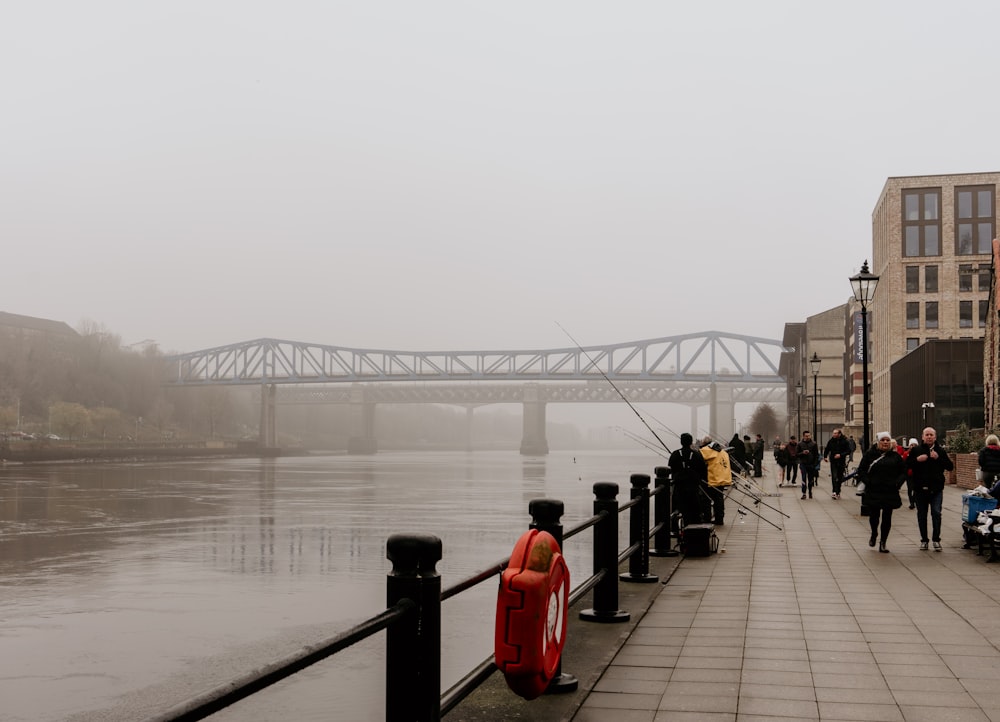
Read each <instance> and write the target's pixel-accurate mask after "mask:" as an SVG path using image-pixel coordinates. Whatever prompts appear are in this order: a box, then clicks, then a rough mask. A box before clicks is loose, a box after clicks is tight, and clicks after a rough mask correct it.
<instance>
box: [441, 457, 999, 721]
mask: <svg viewBox="0 0 1000 722" xmlns="http://www.w3.org/2000/svg"><path fill="white" fill-rule="evenodd" d="M756 481H758V482H761V481H763V484H762V487H763V488H764V490H765V491H766V492H768V493H775V494H777V493H780V494H781V495H780V496H766V497H763V499H762V502H763V503H762V504H761V505H759V506H754V504H753V501H752V500H750V499H748V498H747V497H746V496H745V495H743V494H740V493H738V492H736V491H733V492H731V494H730V496H729V500H728V502H727V511H726V525H725V526H723V527H719V528H717V533H718V534H719V539H720V549H719V553H718V554H714V555H712V556H710V557H707V558H680V559H678V558H667V559H658V560H654V562H653V566H655V567H656V568H653V569H651V571H653V573H657V574H660V575H661V583H660V584H655V585H636V584H630V585H625V584H623V585H622V594H623V595H631V598H630V599H628V600H626V599H624V598H623V599H622V601H621V607H622V608H623V609H628V610H629V611H630V612H631V613H632V615H633V621H632V622H631V623H630V624H629V625H627V628H626V629H621V628H619V629H614V628H615V627H623V626H625V625H595V624H586V625H585V624H583V623H582V622H577V623H575V624H574V627H573V628H572V629H571V635H572V636H571V639H570V642H569V643H568V646H567V651H566V654H565V655H564V669H565V670H567V671H570V672H573V673H574V674H575V675H576V676H577V677H579V679H580V689H579V691H577V692H576V693H573V694H567V695H552V696H548V695H547V696H545V697H543V698H542V699H540V700H536V701H535V702H523V701H522V700H520V699H519V698H516V697H514V696H513V694H511V693H507V694H506V695H503V694H502V693H501V692H499V691H495V694H494V696H493V704H494V705H495V706H492V707H491V708H489V707H488V708H480V709H479V710H478V711H479V712H483V710H484V709H489V711H487V712H485V713H484V714H482V716H480V714H478V713H477V712H475V711H474V708H475V707H476V705H475V704H474V703H473V704H470V706H469V707H466V708H463V707H462V706H460V707H459V708H457V709H456V710H454V711H453V713H452V714H449V715H448V716H447V717H446V719H448V720H452V722H454V720H461V719H470V720H471V719H490V718H492V719H523V720H572V721H573V722H598V721H601V722H606V721H607V720H614V722H667V721H668V720H669V721H670V722H694V721H698V722H708V721H719V722H723V721H725V722H729V721H733V720H738V721H739V722H750V721H751V720H885V721H892V720H907V721H910V722H917V721H921V720H927V721H928V722H947V721H950V720H956V721H957V720H962V721H966V720H968V721H972V720H976V721H979V720H1000V682H998V679H997V678H998V677H1000V564H987V563H986V556H977V554H976V551H975V549H971V550H970V549H963V548H962V544H963V541H962V534H961V518H960V515H961V506H962V499H961V495H962V493H963V490H961V489H958V488H956V487H953V486H951V487H946V489H945V496H944V512H943V517H944V518H943V524H942V526H943V528H942V545H943V547H944V549H943V551H941V552H934V551H933V550H929V551H921V550H920V549H919V542H920V536H919V533H918V531H917V524H916V512H915V511H911V510H909V509H907V507H906V503H905V501H904V505H903V508H901V509H899V510H897V511H895V512H894V515H893V528H892V533H891V534H890V537H889V541H888V545H887V546H888V548H889V550H890V553H889V554H880V553H878V551H877V547H876V548H871V547H869V546H868V538H869V534H870V528H869V525H868V518H867V517H862V516H861V515H860V503H859V498H858V497H857V496H855V495H854V487H845V488H844V490H843V492H844V495H843V498H842V499H840V500H834V499H832V498H831V494H830V481H829V474H828V471H827V468H826V466H825V465H824V469H823V475H822V476H821V480H820V484H821V485H820V487H819V488H818V489H817V490H816V491H815V492H814V498H813V499H805V500H803V499H800V498H799V497H800V494H799V492H798V490H797V489H792V488H788V487H786V488H783V489H778V488H777V485H776V483H775V482H774V480H773V472H772V473H771V474H768V473H767V472H766V471H765V478H764V479H758V480H756ZM904 494H905V492H904ZM904 499H905V496H904ZM736 501H740V502H742V503H745V504H748V505H749V506H751V507H752V508H754V509H756V510H759V511H760V513H761V514H763V515H764V516H766V517H767V518H768V519H770V520H771V521H773V522H775V523H777V524H778V525H779V526H781V527H783V530H779V529H776V528H774V527H773V526H771V525H769V524H767V523H765V522H763V521H761V520H760V519H759V518H757V517H756V516H754V515H753V514H747V515H746V516H743V517H742V518H741V517H739V516H738V514H737V511H736V510H737V508H738V507H737V505H736V504H735V503H734V502H736ZM764 504H770V505H771V506H774V507H775V508H776V509H780V510H781V511H782V512H784V513H786V514H788V515H789V516H790V518H788V519H786V518H784V517H782V516H781V515H779V514H778V513H777V512H776V511H772V510H770V509H767V508H766V507H764ZM639 587H642V589H638V588H639ZM648 587H653V589H648ZM643 595H646V596H643ZM629 604H633V605H635V606H633V607H629V606H628V605H629ZM575 616H576V615H574V617H575ZM581 626H582V628H581ZM581 635H582V636H584V637H589V638H590V641H589V642H581V641H579V640H578V641H577V642H576V645H577V646H576V647H574V644H573V638H574V637H579V636H581ZM580 644H586V645H587V647H586V648H584V649H582V650H581V648H580V647H579V645H580ZM588 663H592V664H593V667H592V668H591V667H590V666H588ZM492 681H493V682H494V684H496V683H497V682H499V685H501V686H502V685H503V681H502V678H500V675H494V679H493V680H492ZM484 694H485V695H487V696H488V695H489V693H488V692H487V691H485V690H484ZM469 701H470V702H472V700H471V699H470V700H469ZM490 714H492V715H493V716H492V717H490Z"/></svg>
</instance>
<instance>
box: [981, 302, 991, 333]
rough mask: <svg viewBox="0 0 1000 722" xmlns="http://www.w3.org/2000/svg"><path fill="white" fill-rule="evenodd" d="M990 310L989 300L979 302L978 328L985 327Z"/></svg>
mask: <svg viewBox="0 0 1000 722" xmlns="http://www.w3.org/2000/svg"><path fill="white" fill-rule="evenodd" d="M989 312H990V302H989V301H980V302H979V328H986V321H987V318H988V314H989Z"/></svg>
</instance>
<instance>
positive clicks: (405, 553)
mask: <svg viewBox="0 0 1000 722" xmlns="http://www.w3.org/2000/svg"><path fill="white" fill-rule="evenodd" d="M668 474H669V472H667V470H666V469H665V467H657V469H656V477H657V482H658V483H657V486H656V487H655V488H653V489H652V490H650V489H649V488H648V487H649V483H650V477H649V476H648V475H645V474H633V475H632V479H631V481H632V489H631V499H630V500H629V501H628V502H626V503H624V504H621V505H619V504H618V500H617V495H618V485H617V484H612V483H597V484H594V494H595V497H596V499H595V502H594V514H593V516H591V517H589V518H588V519H584V520H583V521H581V522H579V523H578V524H576V525H575V526H573V527H571V528H569V529H567V530H566V531H565V532H564V531H563V529H562V525H561V524H560V518H561V516H562V513H563V504H562V502H561V501H556V500H550V499H536V500H534V501H532V502H531V503H530V504H529V507H528V508H529V513H530V514H531V515H532V518H533V522H532V523H531V525H530V526H531V527H532V528H537V529H540V530H542V531H548V532H549V533H551V534H552V535H553V536H554V537H555V538H556V541H557V542H558V544H559V545H560V546H562V545H563V544H564V543H565V540H566V539H569V538H570V537H572V536H575V535H577V534H579V533H581V532H583V531H584V530H586V529H588V528H590V527H594V573H593V574H592V575H591V576H590V577H588V578H587V579H585V580H584V581H583V582H582V583H581V584H579V585H578V586H577V587H576V588H575V589H573V590H572V591H571V592H570V594H569V598H568V604H569V606H570V607H572V606H574V605H575V604H576V603H577V602H579V601H580V600H581V599H583V598H584V596H586V595H587V594H588V593H589V592H591V591H594V608H593V609H588V610H584V611H582V612H580V613H579V616H580V618H581V619H583V620H585V621H596V622H621V621H627V620H628V619H629V617H630V615H629V613H628V612H626V611H624V610H620V609H618V608H617V607H618V590H617V586H618V582H619V580H621V581H626V582H648V581H656V580H657V578H656V577H655V576H651V575H649V574H648V562H649V558H648V557H649V553H650V551H649V540H650V539H651V538H653V537H654V536H656V537H657V538H659V536H660V535H661V534H666V535H668V536H670V532H669V529H668V527H669V524H670V519H671V518H672V516H671V512H670V505H669V496H670V495H669V484H670V481H669V475H668ZM660 493H663V494H664V500H665V501H666V503H665V504H664V503H661V500H660V499H658V500H657V503H656V505H655V507H654V508H655V511H656V515H655V516H656V519H655V522H656V523H655V525H653V526H652V527H651V526H650V524H649V506H650V503H649V502H650V499H651V497H653V496H655V495H657V494H660ZM626 509H628V510H629V511H630V531H629V542H630V544H629V546H628V548H626V549H625V550H624V551H623V552H621V553H620V554H619V553H618V552H617V546H618V516H619V514H620V513H621V512H623V511H625V510H626ZM612 512H617V513H612ZM666 546H667V547H668V549H666V550H660V551H659V552H657V553H660V554H669V553H671V550H670V549H669V546H670V543H669V541H668V543H667V544H666ZM387 550H388V555H389V559H390V560H391V561H392V563H393V570H392V572H391V573H390V574H389V579H388V581H389V587H390V591H389V594H388V599H389V600H390V602H392V601H393V600H396V601H395V603H393V604H391V606H390V607H389V608H388V609H386V610H385V611H383V612H381V613H379V614H377V615H375V616H373V617H371V618H370V619H367V620H365V621H363V622H361V623H360V624H358V625H355V626H354V627H352V628H351V629H349V630H347V631H346V632H343V633H341V634H339V635H337V636H335V637H332V638H330V639H328V640H326V641H323V642H320V643H319V644H316V645H311V646H308V647H305V648H303V649H302V650H300V651H299V652H297V653H294V654H292V655H289V656H287V657H285V658H283V659H281V660H278V661H276V662H273V663H271V664H268V665H266V666H265V667H263V668H261V669H258V670H255V671H253V672H251V673H248V674H246V675H244V676H243V677H240V678H239V679H237V680H234V681H233V682H230V683H227V684H224V685H220V686H218V687H216V688H214V689H212V690H209V691H207V692H205V693H203V694H200V695H198V696H196V697H194V698H192V699H190V700H187V701H186V702H183V703H181V704H179V705H176V706H174V707H171V708H170V709H169V710H166V711H165V712H163V713H161V714H159V715H157V716H155V717H152V718H149V720H147V722H193V720H201V719H204V718H205V717H207V716H209V715H211V714H214V713H215V712H218V711H219V710H221V709H223V708H224V707H227V706H229V705H231V704H233V703H234V702H237V701H239V700H241V699H245V698H246V697H248V696H250V695H252V694H254V693H256V692H259V691H260V690H262V689H264V688H266V687H267V686H269V685H271V684H273V683H274V682H277V681H279V680H281V679H284V678H286V677H288V676H291V675H292V674H295V673H296V672H299V671H301V670H302V669H305V668H306V667H308V666H309V665H311V664H314V663H315V662H318V661H320V660H322V659H325V658H326V657H329V656H331V655H333V654H336V653H337V652H340V651H343V650H344V649H346V648H348V647H350V646H352V645H354V644H356V643H357V642H360V641H362V640H364V639H367V638H368V637H370V636H372V635H373V634H376V633H378V632H380V631H383V630H386V631H387V633H388V634H389V638H388V641H387V645H386V720H389V721H390V722H395V720H397V719H407V720H418V722H422V721H423V720H428V721H431V720H439V719H440V717H441V715H443V714H445V713H447V712H448V711H450V710H452V709H454V707H455V706H457V705H458V704H459V703H460V702H461V701H462V700H463V699H464V698H465V697H467V696H468V695H469V694H470V693H471V692H472V691H474V690H475V689H476V688H477V687H478V686H479V685H481V684H482V683H483V682H484V681H485V680H486V679H488V678H489V677H490V676H491V675H492V674H493V672H495V671H496V669H497V668H496V665H495V663H494V661H493V658H492V656H491V657H488V658H487V659H485V660H484V661H483V662H481V663H480V664H479V665H478V666H476V667H475V668H474V669H472V670H471V671H470V672H469V673H468V674H467V675H466V676H465V677H463V678H462V679H461V680H459V682H457V683H456V684H455V685H453V686H452V687H451V688H450V689H448V690H447V691H445V692H444V693H443V694H438V693H435V692H433V689H438V688H439V686H440V605H441V602H443V601H445V600H447V599H450V598H452V597H454V596H457V595H458V594H460V593H461V592H463V591H466V590H468V589H471V588H472V587H474V586H476V585H478V584H481V583H482V582H484V581H487V580H490V579H493V578H494V577H496V576H497V575H498V574H501V573H502V572H503V571H504V570H505V569H506V568H507V566H508V564H509V563H510V557H507V558H505V559H502V560H499V561H497V562H495V563H493V564H492V565H490V566H488V567H486V568H485V569H483V570H482V571H480V572H477V573H475V574H473V575H472V576H470V577H467V578H465V579H463V580H460V581H459V582H457V583H456V584H453V585H452V586H450V587H448V588H447V589H444V590H442V589H441V588H440V576H439V575H438V573H437V572H436V570H435V568H434V567H435V564H436V562H437V561H440V559H441V543H440V540H439V539H437V537H433V536H430V535H414V536H405V535H393V536H392V537H390V539H389V543H388V545H387ZM674 554H676V552H674ZM626 559H627V560H629V570H630V571H629V573H628V574H621V575H620V576H619V575H616V574H615V573H614V572H615V570H616V569H617V568H618V566H619V565H621V563H622V562H624V561H625V560H626ZM396 627H400V629H399V631H398V632H394V631H393V630H394V629H395V628H396ZM435 635H436V638H435ZM557 681H558V682H560V683H561V684H562V686H563V688H562V689H561V690H560V689H554V688H555V687H556V683H557ZM393 683H395V685H394V684H393ZM576 685H577V683H576V679H575V678H574V677H572V676H571V675H565V674H562V672H561V663H560V669H559V670H557V673H556V679H553V682H552V685H550V691H571V690H574V689H576ZM395 686H399V687H401V688H402V689H395V688H391V687H395ZM427 688H431V689H427ZM428 691H431V692H432V694H433V697H432V696H429V695H428V694H427V692H428ZM407 693H409V695H407Z"/></svg>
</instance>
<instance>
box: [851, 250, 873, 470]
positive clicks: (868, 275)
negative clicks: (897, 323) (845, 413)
mask: <svg viewBox="0 0 1000 722" xmlns="http://www.w3.org/2000/svg"><path fill="white" fill-rule="evenodd" d="M850 280H851V289H852V290H853V291H854V299H855V300H856V301H857V302H858V303H860V304H861V389H862V397H863V403H864V428H863V429H862V430H861V449H862V452H861V453H864V452H865V451H868V442H869V439H870V437H869V436H868V427H869V425H868V405H869V404H868V393H869V391H868V304H869V303H871V302H872V299H873V298H874V297H875V287H876V286H878V276H876V275H875V274H873V273H872V272H871V271H869V270H868V261H867V260H866V261H865V262H864V263H862V264H861V272H860V273H859V274H858V275H856V276H851V279H850Z"/></svg>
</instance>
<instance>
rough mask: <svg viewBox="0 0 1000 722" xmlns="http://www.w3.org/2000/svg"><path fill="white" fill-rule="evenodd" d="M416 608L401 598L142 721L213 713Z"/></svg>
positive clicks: (183, 720) (180, 720)
mask: <svg viewBox="0 0 1000 722" xmlns="http://www.w3.org/2000/svg"><path fill="white" fill-rule="evenodd" d="M415 608H416V604H414V603H413V601H412V600H410V599H401V600H400V601H399V603H397V604H395V605H394V606H392V607H390V608H389V609H386V610H385V611H384V612H381V613H380V614H376V615H375V616H374V617H371V618H370V619H366V620H365V621H363V622H361V623H360V624H357V625H355V626H354V627H351V628H350V629H348V630H347V631H346V632H342V633H341V634H338V635H336V636H334V637H331V638H330V639H327V640H325V641H322V642H319V643H318V644H313V645H310V646H308V647H303V648H302V649H301V650H299V651H298V652H293V653H292V654H290V655H288V656H286V657H284V658H283V659H279V660H278V661H277V662H272V663H271V664H268V665H266V666H264V667H263V668H261V669H258V670H254V671H253V672H249V673H247V674H245V675H244V676H242V677H240V678H238V679H236V680H234V681H232V682H228V683H226V684H222V685H219V686H218V687H215V688H214V689H210V690H209V691H207V692H203V693H202V694H200V695H198V696H197V697H194V698H192V699H189V700H187V701H186V702H182V703H181V704H178V705H175V706H174V707H171V708H170V709H168V710H167V711H165V712H163V713H162V714H158V715H156V716H154V717H150V718H148V719H147V721H146V722H167V721H168V720H169V722H189V721H190V720H200V719H204V718H205V717H207V716H209V715H211V714H215V713H216V712H218V711H219V710H221V709H224V708H226V707H228V706H229V705H231V704H233V703H235V702H238V701H240V700H241V699H245V698H246V697H249V696H250V695H252V694H254V693H255V692H259V691H260V690H262V689H264V688H265V687H269V686H270V685H272V684H274V683H275V682H280V681H281V680H283V679H285V678H286V677H290V676H292V675H293V674H295V673H296V672H301V671H302V670H303V669H305V668H306V667H309V666H310V665H313V664H315V663H316V662H319V661H321V660H324V659H326V658H327V657H329V656H331V655H333V654H336V653H337V652H340V651H342V650H344V649H347V648H348V647H350V646H352V645H354V644H357V643H358V642H361V641H363V640H365V639H367V638H368V637H371V636H372V635H374V634H377V633H378V632H381V631H382V630H384V629H388V627H389V625H390V624H392V623H393V622H395V621H396V620H398V619H400V618H401V617H402V616H403V615H404V614H406V613H407V612H410V611H412V610H414V609H415Z"/></svg>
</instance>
